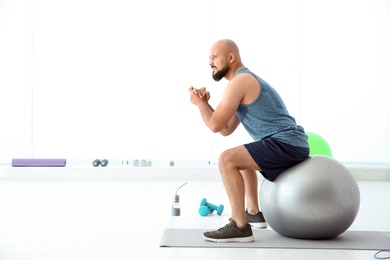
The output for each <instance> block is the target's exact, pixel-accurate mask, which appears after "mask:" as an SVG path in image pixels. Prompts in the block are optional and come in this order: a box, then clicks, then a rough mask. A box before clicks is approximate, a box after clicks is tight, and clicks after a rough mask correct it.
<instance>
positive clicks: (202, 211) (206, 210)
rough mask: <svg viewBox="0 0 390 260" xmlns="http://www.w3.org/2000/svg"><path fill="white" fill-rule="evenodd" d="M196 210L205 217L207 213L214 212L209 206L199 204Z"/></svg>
mask: <svg viewBox="0 0 390 260" xmlns="http://www.w3.org/2000/svg"><path fill="white" fill-rule="evenodd" d="M198 212H199V214H200V215H201V216H202V217H205V216H207V215H208V214H212V213H213V212H214V210H213V209H210V208H209V207H207V206H200V207H199V210H198Z"/></svg>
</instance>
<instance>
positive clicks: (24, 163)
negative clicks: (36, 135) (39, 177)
mask: <svg viewBox="0 0 390 260" xmlns="http://www.w3.org/2000/svg"><path fill="white" fill-rule="evenodd" d="M65 165H66V159H35V158H34V159H32V158H17V159H12V166H13V167H64V166H65Z"/></svg>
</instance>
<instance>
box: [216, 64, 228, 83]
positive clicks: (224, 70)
mask: <svg viewBox="0 0 390 260" xmlns="http://www.w3.org/2000/svg"><path fill="white" fill-rule="evenodd" d="M228 71H229V67H228V66H226V67H224V68H222V69H221V70H218V71H217V72H215V73H212V76H213V79H214V80H215V81H220V80H221V79H222V78H223V77H225V76H226V74H227V73H228Z"/></svg>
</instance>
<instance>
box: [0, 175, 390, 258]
mask: <svg viewBox="0 0 390 260" xmlns="http://www.w3.org/2000/svg"><path fill="white" fill-rule="evenodd" d="M183 183H184V182H183V181H152V180H146V181H142V180H138V181H137V180H122V181H115V180H111V181H103V180H96V181H76V180H68V181H43V180H39V181H23V180H11V181H9V180H8V181H7V180H3V181H0V260H16V259H17V260H21V259H23V260H27V259H28V260H31V259H34V260H35V259H36V260H38V259H39V260H44V259H51V260H54V259H72V260H77V259H94V260H99V259H111V260H114V259H116V260H122V259H123V260H124V259H197V260H199V259H224V260H228V259H234V260H236V259H241V260H242V259H343V260H344V259H374V254H375V253H376V252H377V251H363V250H355V251H347V250H302V249H299V250H298V249H285V250H281V249H221V248H215V249H210V248H206V249H204V248H197V249H194V248H193V249H189V248H160V247H159V242H160V239H161V236H162V232H163V230H164V228H167V227H188V228H190V227H194V228H211V229H214V228H219V227H220V226H223V225H225V224H226V223H227V219H228V218H229V217H230V214H229V213H230V207H229V204H228V202H227V197H226V195H225V191H224V187H223V185H222V183H221V182H220V181H216V180H212V181H190V182H189V183H188V184H187V185H185V186H184V187H183V188H181V189H180V190H179V195H180V197H181V206H182V209H181V210H182V215H181V216H180V217H176V218H172V217H171V208H170V207H171V199H172V197H173V195H174V193H175V191H176V189H177V187H179V186H180V185H181V184H183ZM359 187H360V193H361V207H360V212H359V214H358V216H357V218H356V220H355V222H354V224H353V225H352V226H351V227H350V230H371V231H390V182H359ZM203 197H205V198H207V199H208V201H210V202H211V203H214V204H224V205H225V211H224V212H223V214H222V215H221V216H218V215H215V214H214V215H211V216H208V217H201V216H200V215H199V214H198V207H199V203H200V200H201V199H202V198H203ZM389 249H390V245H389Z"/></svg>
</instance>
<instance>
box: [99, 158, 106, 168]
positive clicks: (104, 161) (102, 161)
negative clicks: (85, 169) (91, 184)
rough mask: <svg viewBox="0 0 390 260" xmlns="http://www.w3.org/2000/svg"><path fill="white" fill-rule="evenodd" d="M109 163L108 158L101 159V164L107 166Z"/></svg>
mask: <svg viewBox="0 0 390 260" xmlns="http://www.w3.org/2000/svg"><path fill="white" fill-rule="evenodd" d="M107 164H108V160H107V159H103V160H101V162H100V165H101V166H103V167H106V166H107Z"/></svg>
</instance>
